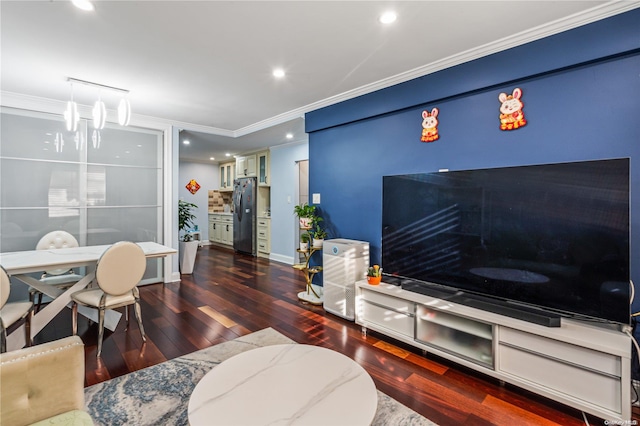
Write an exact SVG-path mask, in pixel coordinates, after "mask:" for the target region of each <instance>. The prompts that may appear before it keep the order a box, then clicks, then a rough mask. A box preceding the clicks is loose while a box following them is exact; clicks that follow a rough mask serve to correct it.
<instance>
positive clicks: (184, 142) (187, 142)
mask: <svg viewBox="0 0 640 426" xmlns="http://www.w3.org/2000/svg"><path fill="white" fill-rule="evenodd" d="M182 143H183V144H185V145H189V143H190V142H189V141H188V140H186V139H185V140H183V141H182Z"/></svg>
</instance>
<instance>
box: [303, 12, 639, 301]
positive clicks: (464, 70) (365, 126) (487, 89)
mask: <svg viewBox="0 0 640 426" xmlns="http://www.w3.org/2000/svg"><path fill="white" fill-rule="evenodd" d="M639 23H640V9H635V10H632V11H630V12H627V13H624V14H621V15H617V16H614V17H611V18H608V19H604V20H602V21H598V22H595V23H592V24H589V25H586V26H583V27H580V28H577V29H574V30H571V31H567V32H564V33H561V34H557V35H554V36H550V37H547V38H545V39H542V40H538V41H535V42H531V43H528V44H525V45H523V46H519V47H516V48H512V49H509V50H506V51H504V52H500V53H497V54H493V55H490V56H487V57H484V58H481V59H478V60H475V61H471V62H468V63H465V64H461V65H458V66H456V67H452V68H449V69H446V70H442V71H439V72H436V73H433V74H429V75H426V76H424V77H420V78H417V79H415V80H411V81H409V82H406V83H402V84H398V85H396V86H393V87H389V88H386V89H383V90H380V91H377V92H374V93H371V94H368V95H363V96H360V97H358V98H355V99H351V100H348V101H345V102H342V103H339V104H336V105H332V106H329V107H326V108H323V109H320V110H317V111H313V112H311V113H308V114H307V116H306V130H307V132H309V192H310V193H320V194H321V196H322V203H321V204H320V205H319V206H318V207H319V208H320V211H321V214H322V216H323V217H324V218H325V221H326V223H327V224H329V225H330V230H331V234H330V237H331V238H350V239H357V240H365V241H369V242H370V244H371V259H372V263H374V262H379V261H380V252H381V251H380V245H381V229H380V228H381V215H382V211H381V210H382V176H385V175H395V174H406V173H428V172H434V171H438V170H439V169H442V168H446V169H449V170H465V169H479V168H490V167H503V166H518V165H530V164H542V163H556V162H567V161H581V160H593V159H605V158H617V157H630V158H631V188H632V190H631V228H632V234H631V276H632V279H633V280H634V282H635V283H636V284H637V285H638V288H639V289H640V165H639V164H638V159H639V158H640V157H639V156H638V155H639V154H640V24H639ZM516 87H520V88H521V89H522V91H523V95H522V101H523V103H524V108H523V111H524V114H525V117H526V119H527V122H528V124H527V125H526V126H525V127H523V128H521V129H518V130H515V131H501V130H500V129H499V107H500V101H499V100H498V95H499V94H500V93H501V92H507V93H509V94H510V93H511V92H512V91H513V89H514V88H516ZM433 107H437V108H438V109H439V110H440V113H439V115H438V120H439V125H438V130H439V134H440V139H439V140H438V141H436V142H433V143H424V142H420V136H421V131H422V127H421V124H422V117H421V113H422V111H423V110H425V109H427V110H429V111H430V110H431V109H432V108H433ZM406 202H407V203H410V202H411V200H406ZM398 208H402V206H400V205H399V206H398ZM383 267H384V265H383ZM636 305H637V307H638V308H640V303H636ZM638 308H636V309H634V311H637V310H638Z"/></svg>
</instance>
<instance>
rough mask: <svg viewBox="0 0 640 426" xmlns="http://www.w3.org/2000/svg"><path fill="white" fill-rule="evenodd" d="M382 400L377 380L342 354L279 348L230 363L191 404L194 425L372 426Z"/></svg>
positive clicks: (308, 348) (267, 348) (194, 395)
mask: <svg viewBox="0 0 640 426" xmlns="http://www.w3.org/2000/svg"><path fill="white" fill-rule="evenodd" d="M377 406H378V395H377V392H376V387H375V384H374V383H373V380H372V379H371V376H369V374H368V373H367V372H366V371H365V370H364V368H362V367H361V366H360V365H359V364H358V363H356V362H355V361H353V360H352V359H351V358H349V357H347V356H345V355H342V354H341V353H339V352H336V351H332V350H330V349H326V348H322V347H319V346H310V345H297V344H292V345H274V346H264V347H261V348H258V349H253V350H249V351H247V352H243V353H241V354H238V355H236V356H234V357H232V358H229V359H227V360H226V361H224V362H222V363H221V364H220V365H218V366H217V367H215V368H214V369H213V370H211V371H210V372H209V373H207V374H206V375H205V376H204V377H203V378H202V380H201V381H200V382H199V383H198V384H197V385H196V387H195V389H194V390H193V393H192V394H191V398H190V399H189V408H188V415H189V424H190V425H191V426H198V425H207V426H211V425H267V424H268V425H285V424H286V425H291V424H293V425H295V424H298V425H302V424H304V425H322V426H326V425H332V426H333V425H349V426H355V425H370V424H371V422H372V420H373V417H374V416H375V414H376V409H377Z"/></svg>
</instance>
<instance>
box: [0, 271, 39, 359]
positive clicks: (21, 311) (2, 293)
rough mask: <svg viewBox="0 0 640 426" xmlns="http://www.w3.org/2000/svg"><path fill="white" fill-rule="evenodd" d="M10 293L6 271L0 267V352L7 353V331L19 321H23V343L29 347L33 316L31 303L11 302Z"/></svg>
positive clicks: (9, 282) (9, 283) (9, 281)
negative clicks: (8, 301) (9, 301)
mask: <svg viewBox="0 0 640 426" xmlns="http://www.w3.org/2000/svg"><path fill="white" fill-rule="evenodd" d="M10 292H11V280H10V278H9V274H8V273H7V271H6V270H5V269H4V268H3V267H2V266H0V328H1V329H2V330H1V336H0V352H6V351H7V329H8V328H9V327H11V326H12V325H13V324H16V323H18V322H19V321H21V320H24V321H25V327H24V328H25V342H26V344H27V346H31V344H32V341H31V318H32V316H33V303H31V302H11V303H7V300H9V293H10Z"/></svg>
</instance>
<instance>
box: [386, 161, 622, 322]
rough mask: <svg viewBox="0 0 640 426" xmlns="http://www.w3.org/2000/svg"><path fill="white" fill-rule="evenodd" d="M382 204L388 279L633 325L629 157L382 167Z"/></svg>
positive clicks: (408, 286) (452, 293) (467, 297)
mask: <svg viewBox="0 0 640 426" xmlns="http://www.w3.org/2000/svg"><path fill="white" fill-rule="evenodd" d="M382 201H383V202H382V259H381V263H382V267H383V271H384V274H383V275H384V277H385V278H384V280H385V281H387V282H392V283H395V284H398V285H402V286H403V288H406V289H408V290H411V291H418V292H421V293H425V294H430V293H429V292H433V291H436V294H435V295H437V296H442V297H445V298H447V297H449V298H457V299H454V300H459V301H462V303H464V301H465V300H475V301H478V300H479V301H482V303H485V302H488V304H494V305H496V306H500V305H503V306H504V305H505V304H508V305H509V306H512V307H514V306H515V310H521V307H522V309H525V308H532V309H534V310H538V309H539V310H541V311H542V312H544V313H553V314H555V315H557V316H559V317H560V318H561V317H565V316H571V317H579V318H584V319H591V320H597V321H604V322H613V323H622V324H629V323H630V303H629V299H630V291H631V290H630V285H629V276H630V271H629V239H630V234H629V159H628V158H621V159H610V160H597V161H580V162H570V163H558V164H543V165H532V166H521V167H504V168H493V169H481V170H464V171H451V172H438V173H424V174H408V175H398V176H384V177H383V197H382ZM432 295H433V294H432ZM471 305H472V306H473V303H471ZM496 312H498V311H496ZM558 321H559V320H558ZM534 322H535V321H534ZM556 325H557V324H556Z"/></svg>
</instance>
